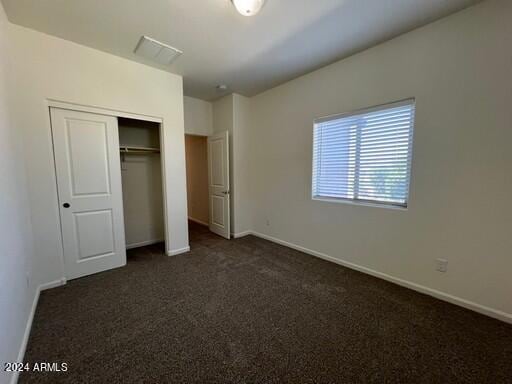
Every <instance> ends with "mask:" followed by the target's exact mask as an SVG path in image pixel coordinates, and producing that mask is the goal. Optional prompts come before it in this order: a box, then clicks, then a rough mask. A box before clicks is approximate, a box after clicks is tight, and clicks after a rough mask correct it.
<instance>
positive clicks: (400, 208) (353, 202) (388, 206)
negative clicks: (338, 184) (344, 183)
mask: <svg viewBox="0 0 512 384" xmlns="http://www.w3.org/2000/svg"><path fill="white" fill-rule="evenodd" d="M311 199H312V200H314V201H322V202H324V203H341V204H348V205H356V206H363V207H375V208H386V209H392V210H396V211H407V206H401V205H394V204H388V203H374V202H371V201H366V200H350V199H336V198H329V197H321V196H313V197H312V198H311Z"/></svg>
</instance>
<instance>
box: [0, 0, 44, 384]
mask: <svg viewBox="0 0 512 384" xmlns="http://www.w3.org/2000/svg"><path fill="white" fill-rule="evenodd" d="M7 38H8V24H7V19H6V16H5V13H4V9H3V7H2V4H1V3H0V331H1V336H0V340H1V342H0V362H1V363H2V365H3V364H4V363H5V362H15V361H17V359H18V354H19V352H20V349H21V344H22V340H23V336H24V332H25V325H26V324H27V320H28V318H29V315H30V310H31V306H32V302H33V300H34V295H35V290H36V287H37V286H36V285H35V284H34V282H33V279H32V261H33V255H34V253H33V244H32V227H31V224H30V211H29V210H30V203H29V200H28V196H27V181H26V177H25V168H24V159H23V147H22V137H21V130H20V129H19V128H18V127H17V126H16V125H15V124H14V122H13V120H12V119H11V113H10V108H9V106H10V105H9V104H10V94H11V91H12V87H14V86H15V83H14V82H13V83H10V81H9V79H11V78H12V68H11V62H10V61H9V59H10V57H11V49H10V46H9V41H8V39H7ZM2 368H3V367H2ZM10 380H11V373H8V372H5V371H4V369H2V370H1V371H0V383H8V382H10Z"/></svg>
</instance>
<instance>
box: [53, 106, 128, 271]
mask: <svg viewBox="0 0 512 384" xmlns="http://www.w3.org/2000/svg"><path fill="white" fill-rule="evenodd" d="M51 119H52V135H53V145H54V152H55V166H56V172H57V189H58V194H59V206H60V218H61V225H62V237H63V246H64V264H65V273H66V278H67V279H74V278H77V277H81V276H85V275H90V274H93V273H97V272H101V271H105V270H107V269H111V268H116V267H121V266H123V265H125V264H126V250H125V236H124V222H123V198H122V188H121V167H120V161H119V136H118V127H117V118H116V117H112V116H104V115H96V114H92V113H85V112H76V111H70V110H65V109H58V108H51Z"/></svg>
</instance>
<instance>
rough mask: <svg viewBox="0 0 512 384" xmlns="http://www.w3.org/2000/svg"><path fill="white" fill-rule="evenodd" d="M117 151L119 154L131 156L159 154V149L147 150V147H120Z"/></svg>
mask: <svg viewBox="0 0 512 384" xmlns="http://www.w3.org/2000/svg"><path fill="white" fill-rule="evenodd" d="M119 151H120V152H121V153H129V154H131V155H138V154H147V153H160V148H149V147H131V146H124V145H123V146H120V147H119Z"/></svg>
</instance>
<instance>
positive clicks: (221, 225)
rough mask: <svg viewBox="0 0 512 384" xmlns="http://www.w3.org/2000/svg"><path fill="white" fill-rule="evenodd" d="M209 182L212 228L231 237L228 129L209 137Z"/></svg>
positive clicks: (224, 235)
mask: <svg viewBox="0 0 512 384" xmlns="http://www.w3.org/2000/svg"><path fill="white" fill-rule="evenodd" d="M208 184H209V187H208V191H209V192H208V193H209V199H210V223H209V224H210V230H211V231H212V232H214V233H216V234H218V235H220V236H223V237H225V238H226V239H229V238H230V218H229V200H230V199H229V194H230V192H229V134H228V132H227V131H226V132H222V133H219V134H216V135H212V136H209V137H208Z"/></svg>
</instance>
